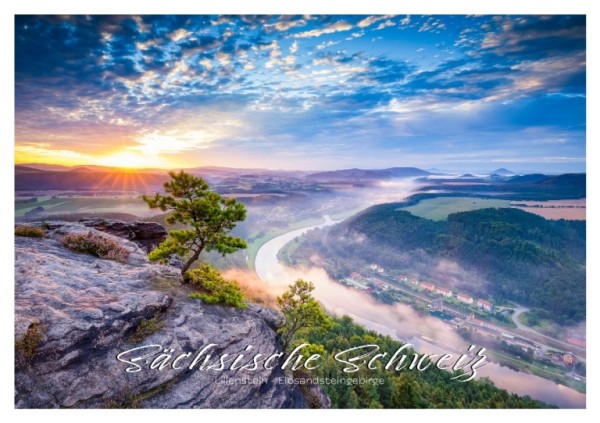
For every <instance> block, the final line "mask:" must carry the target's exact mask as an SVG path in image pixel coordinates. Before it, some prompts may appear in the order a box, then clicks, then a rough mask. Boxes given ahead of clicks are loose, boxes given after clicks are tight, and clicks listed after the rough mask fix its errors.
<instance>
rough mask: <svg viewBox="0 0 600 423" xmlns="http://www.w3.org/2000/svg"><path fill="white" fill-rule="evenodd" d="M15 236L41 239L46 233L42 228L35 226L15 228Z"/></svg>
mask: <svg viewBox="0 0 600 423" xmlns="http://www.w3.org/2000/svg"><path fill="white" fill-rule="evenodd" d="M15 235H16V236H27V237H31V238H43V237H45V236H46V231H45V230H44V229H43V228H38V227H36V226H17V227H16V228H15Z"/></svg>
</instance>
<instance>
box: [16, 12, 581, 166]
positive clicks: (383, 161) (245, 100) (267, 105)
mask: <svg viewBox="0 0 600 423" xmlns="http://www.w3.org/2000/svg"><path fill="white" fill-rule="evenodd" d="M15 22H16V32H15V48H16V57H15V70H16V78H15V92H16V100H15V104H16V121H15V123H16V158H17V160H18V161H21V162H24V161H34V160H35V161H45V160H64V161H70V162H76V161H78V160H79V161H81V162H86V163H99V162H103V163H106V162H107V160H109V161H110V158H111V157H112V155H120V156H118V157H128V156H127V155H137V156H139V160H138V162H140V163H150V162H152V163H156V165H157V166H161V165H162V166H169V165H174V164H176V165H178V166H196V165H202V164H214V165H224V166H237V165H239V164H240V161H242V162H245V163H244V165H246V166H265V167H278V168H279V167H281V166H282V165H283V166H287V167H290V168H313V169H314V168H331V167H353V166H360V167H375V166H395V165H411V166H423V167H426V168H427V167H434V166H435V167H444V165H448V166H445V168H448V167H449V166H450V167H454V168H456V169H460V170H465V171H466V170H470V169H473V170H478V169H488V168H491V167H493V166H492V164H493V163H498V161H499V160H506V162H504V163H505V164H506V166H507V167H511V168H514V169H513V170H535V171H582V170H584V168H585V112H586V108H585V102H586V85H585V81H586V50H585V47H586V38H585V32H586V20H585V16H468V17H467V16H437V15H436V16H384V15H374V16H179V15H177V16H131V17H129V16H66V17H59V16H17V18H16V21H15ZM161 160H162V163H161ZM488 170H489V169H488Z"/></svg>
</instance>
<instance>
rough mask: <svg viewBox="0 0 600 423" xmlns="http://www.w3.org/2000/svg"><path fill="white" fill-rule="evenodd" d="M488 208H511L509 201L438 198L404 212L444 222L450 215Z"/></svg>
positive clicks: (427, 200)
mask: <svg viewBox="0 0 600 423" xmlns="http://www.w3.org/2000/svg"><path fill="white" fill-rule="evenodd" d="M488 207H510V201H509V200H496V199H487V198H473V197H437V198H428V199H426V200H421V201H419V203H418V204H415V205H413V206H408V207H404V208H403V210H406V211H407V212H410V213H412V214H414V215H415V216H419V217H423V218H425V219H431V220H444V219H446V218H447V217H448V215H449V214H452V213H457V212H463V211H472V210H477V209H484V208H488Z"/></svg>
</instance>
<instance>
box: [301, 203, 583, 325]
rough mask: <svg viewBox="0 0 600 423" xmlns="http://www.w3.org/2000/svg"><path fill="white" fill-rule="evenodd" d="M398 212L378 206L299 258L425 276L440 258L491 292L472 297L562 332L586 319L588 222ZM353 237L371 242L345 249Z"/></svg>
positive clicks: (521, 214)
mask: <svg viewBox="0 0 600 423" xmlns="http://www.w3.org/2000/svg"><path fill="white" fill-rule="evenodd" d="M401 206H402V204H382V205H378V206H374V207H371V208H369V209H367V210H365V211H364V212H363V213H360V214H358V215H356V216H354V217H352V218H350V219H348V220H347V221H346V222H344V223H342V224H340V225H337V226H336V227H333V228H331V229H330V230H328V231H320V232H314V233H310V234H308V235H307V237H306V241H304V244H303V245H302V246H301V247H300V248H298V250H297V251H300V253H297V254H296V257H295V258H296V259H299V260H301V259H302V256H298V255H301V254H309V253H310V254H314V251H315V250H316V251H318V252H319V254H321V255H322V256H324V257H326V258H327V259H328V260H329V261H330V262H337V263H339V262H343V261H346V262H348V263H351V264H352V265H354V266H355V265H356V261H357V259H362V260H364V261H365V262H367V263H369V262H371V263H372V262H376V263H379V264H380V265H382V266H384V267H385V268H390V269H406V268H407V267H410V266H415V265H419V266H420V267H421V268H424V269H427V268H428V267H430V265H431V264H435V260H437V259H439V258H443V259H447V260H451V261H455V262H457V263H458V264H459V265H460V266H461V267H462V268H463V269H466V270H469V271H476V272H478V273H479V274H481V275H482V276H484V277H485V279H486V280H487V281H488V286H487V287H481V286H478V287H476V289H479V290H480V292H473V295H475V294H476V295H482V296H484V295H490V296H493V297H496V298H500V299H505V300H511V301H515V302H518V303H521V304H524V305H528V306H530V307H533V308H538V309H543V310H545V311H546V314H547V316H548V318H550V319H552V320H554V321H556V322H558V323H561V324H565V323H566V324H569V323H575V322H578V321H581V320H582V319H584V318H585V312H586V304H585V298H586V297H585V239H586V235H585V226H586V224H585V222H584V221H565V220H558V221H553V220H546V219H544V218H543V217H540V216H537V215H534V214H532V213H527V212H525V211H522V210H518V209H512V208H500V209H494V208H488V209H480V210H474V211H469V212H460V213H455V214H450V215H449V216H448V220H445V221H432V220H429V219H423V218H420V217H417V216H414V215H412V214H410V213H408V212H406V211H404V210H402V209H401V208H400V207H401ZM356 234H363V235H366V237H367V240H366V241H365V242H360V243H359V242H356V243H353V242H351V241H350V242H348V240H352V239H355V238H356ZM340 240H345V242H340ZM340 273H341V272H340ZM334 276H337V275H334ZM483 289H486V292H482V291H481V290H483Z"/></svg>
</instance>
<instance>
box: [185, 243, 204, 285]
mask: <svg viewBox="0 0 600 423" xmlns="http://www.w3.org/2000/svg"><path fill="white" fill-rule="evenodd" d="M201 252H202V250H198V251H196V252H195V253H194V255H193V256H192V257H190V259H189V260H188V261H186V262H185V264H184V265H183V267H182V268H181V275H182V276H183V275H185V272H187V271H188V270H189V268H190V267H191V266H192V264H194V262H195V261H196V260H198V257H200V253H201ZM183 282H184V283H187V280H186V279H185V278H183Z"/></svg>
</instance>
